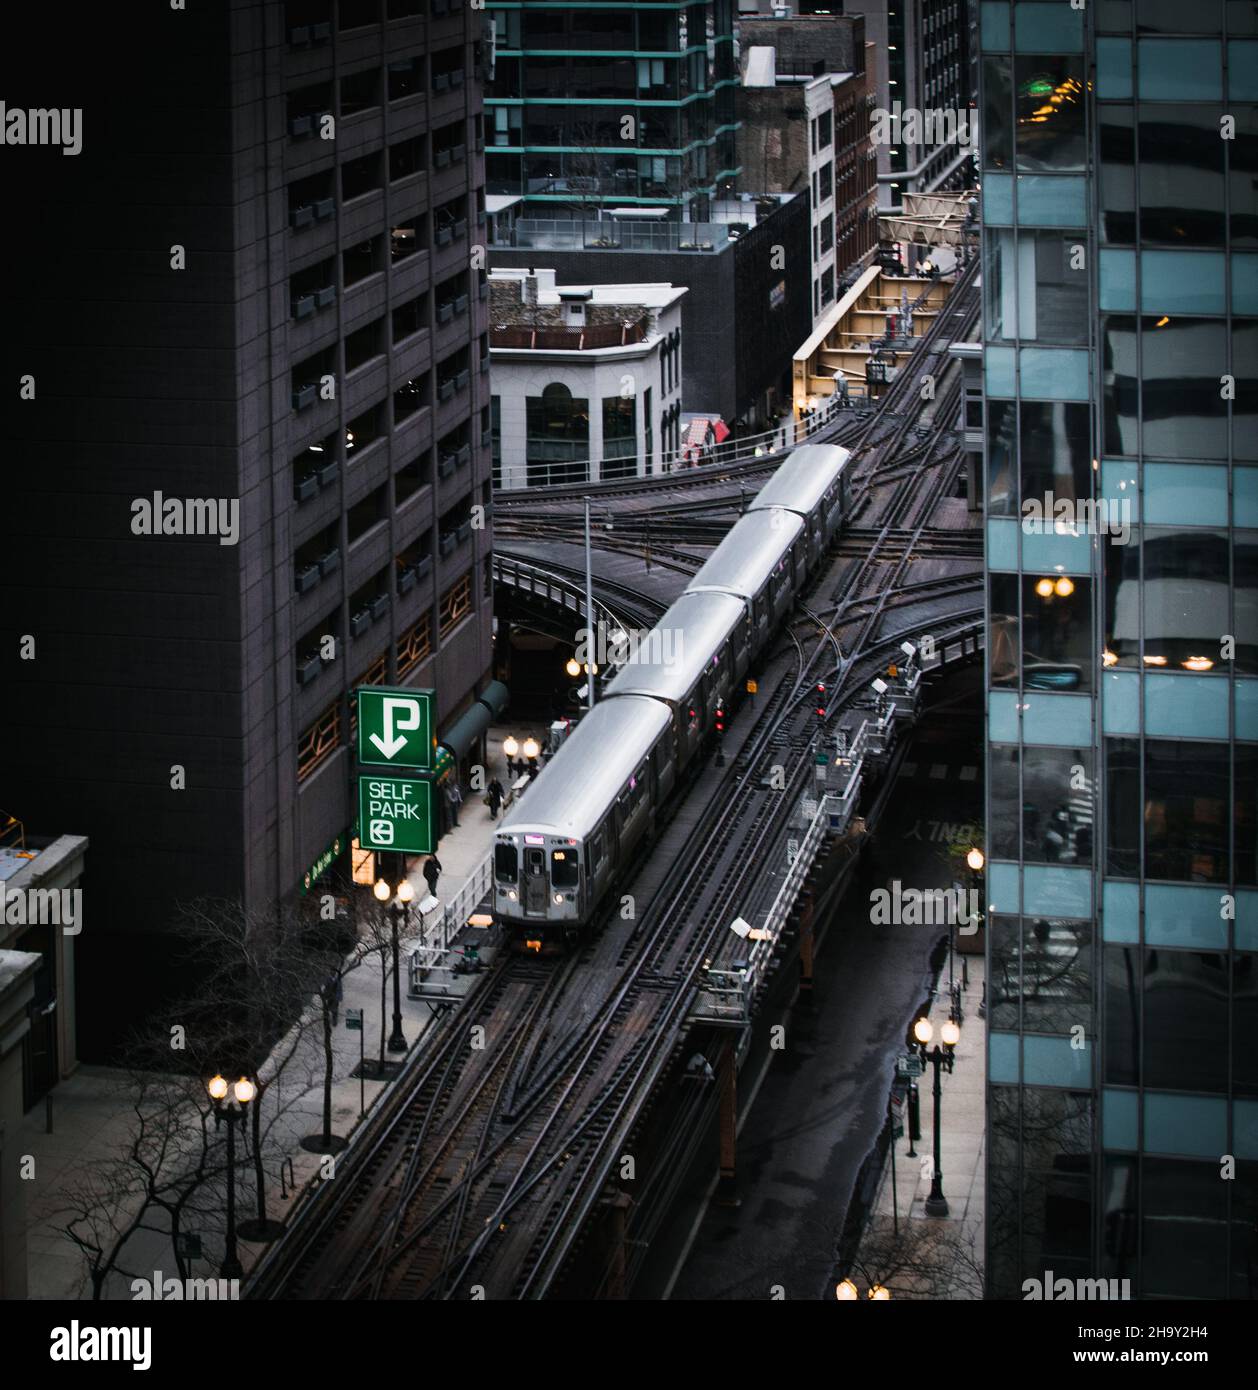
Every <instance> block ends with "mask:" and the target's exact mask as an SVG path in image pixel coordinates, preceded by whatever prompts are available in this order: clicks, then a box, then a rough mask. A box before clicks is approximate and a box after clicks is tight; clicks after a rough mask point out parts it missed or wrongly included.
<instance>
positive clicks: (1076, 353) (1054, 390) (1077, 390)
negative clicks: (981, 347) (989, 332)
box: [988, 348, 1088, 401]
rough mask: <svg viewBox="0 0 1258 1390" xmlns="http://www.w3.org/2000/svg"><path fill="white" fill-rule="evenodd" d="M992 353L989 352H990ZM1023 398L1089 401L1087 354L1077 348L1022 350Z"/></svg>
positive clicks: (1020, 364) (1020, 363)
mask: <svg viewBox="0 0 1258 1390" xmlns="http://www.w3.org/2000/svg"><path fill="white" fill-rule="evenodd" d="M988 351H989V352H990V349H988ZM1021 354H1022V355H1021V359H1020V362H1019V366H1020V368H1021V373H1022V394H1023V395H1024V396H1027V397H1030V398H1032V399H1037V400H1046V401H1086V400H1087V399H1088V354H1087V351H1086V350H1084V349H1074V348H1022V349H1021Z"/></svg>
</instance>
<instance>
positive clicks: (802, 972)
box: [799, 893, 812, 995]
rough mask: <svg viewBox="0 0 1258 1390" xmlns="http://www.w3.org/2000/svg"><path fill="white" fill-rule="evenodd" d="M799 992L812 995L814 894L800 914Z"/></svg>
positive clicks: (808, 897)
mask: <svg viewBox="0 0 1258 1390" xmlns="http://www.w3.org/2000/svg"><path fill="white" fill-rule="evenodd" d="M799 992H800V993H801V994H809V995H810V994H812V894H811V893H809V894H808V896H807V897H806V898H805V899H804V902H803V906H802V907H801V909H800V914H799Z"/></svg>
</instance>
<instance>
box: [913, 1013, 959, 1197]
mask: <svg viewBox="0 0 1258 1390" xmlns="http://www.w3.org/2000/svg"><path fill="white" fill-rule="evenodd" d="M934 1035H935V1030H934V1028H932V1027H931V1023H930V1019H928V1018H919V1019H918V1020H917V1022H916V1023H915V1024H914V1025H913V1036H914V1038H916V1039H917V1045H918V1050H919V1051H920V1052H921V1055H922V1060H923V1061H924V1062H929V1063H931V1065H932V1066H933V1067H934V1068H935V1087H934V1090H935V1133H934V1142H935V1161H934V1164H933V1171H932V1173H931V1179H930V1196H929V1197H927V1198H926V1215H927V1216H947V1215H948V1202H947V1199H946V1198H945V1197H944V1194H943V1171H942V1169H941V1167H940V1160H939V1115H940V1109H941V1107H942V1101H943V1087H942V1085H941V1084H940V1073H941V1072H942V1071H943V1070H945V1069H946V1070H947V1071H948V1073H949V1074H951V1072H952V1064H953V1062H954V1060H955V1058H954V1056H953V1051H952V1050H953V1048H954V1047H956V1045H957V1043H958V1042H959V1041H960V1039H961V1030H960V1028H958V1027H957V1025H956V1023H955V1022H953V1020H952V1019H949V1020H948V1022H947V1023H945V1024H944V1025H943V1027H942V1028H941V1029H940V1030H939V1036H940V1038H941V1040H942V1041H943V1047H940V1046H939V1044H938V1043H936V1044H935V1046H934V1047H932V1048H931V1049H930V1051H929V1052H927V1050H926V1044H927V1043H928V1042H930V1040H931V1038H933V1037H934Z"/></svg>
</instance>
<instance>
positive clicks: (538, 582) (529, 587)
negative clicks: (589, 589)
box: [492, 555, 633, 630]
mask: <svg viewBox="0 0 1258 1390" xmlns="http://www.w3.org/2000/svg"><path fill="white" fill-rule="evenodd" d="M492 573H493V581H494V583H495V584H510V585H511V586H512V587H513V588H517V589H520V590H522V591H523V592H524V593H527V594H532V595H533V596H534V597H536V598H543V599H547V600H548V601H549V602H551V603H556V604H559V605H560V606H561V607H563V608H567V609H570V610H571V611H572V612H573V613H575V614H576V615H577V617H578V618H580V619H582V621H583V624H584V625H585V626H587V627H588V626H589V625H590V623H589V615H588V614H587V612H586V607H585V589H584V587H583V586H582V585H580V584H578V583H577V582H576V581H575V580H570V579H566V578H565V577H564V576H563V575H560V574H556V573H555V572H554V571H553V570H548V569H545V568H544V567H543V566H541V565H533V564H530V563H529V562H528V561H527V560H517V559H514V558H512V559H508V558H507V557H506V556H505V555H495V556H494V557H493V561H492ZM600 623H602V624H604V625H605V626H606V627H607V628H608V629H609V630H615V629H618V628H627V627H632V626H633V624H632V623H628V622H626V621H625V620H624V619H623V618H621V617H620V615H619V614H617V613H615V612H613V611H612V609H610V608H609V607H608V606H607V605H606V604H605V603H603V602H602V601H601V600H600V599H597V598H596V599H595V600H594V626H595V627H597V626H598V624H600Z"/></svg>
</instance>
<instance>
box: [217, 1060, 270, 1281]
mask: <svg viewBox="0 0 1258 1390" xmlns="http://www.w3.org/2000/svg"><path fill="white" fill-rule="evenodd" d="M205 1089H206V1090H207V1091H208V1092H209V1093H210V1099H211V1100H212V1101H213V1102H214V1127H215V1129H217V1128H218V1127H219V1125H221V1124H222V1123H223V1122H224V1121H226V1123H227V1241H226V1244H225V1245H224V1247H223V1264H222V1267H221V1268H220V1270H219V1274H220V1275H221V1276H222V1277H223V1278H224V1279H239V1278H240V1277H241V1275H242V1274H243V1273H244V1270H243V1269H242V1268H241V1266H240V1257H239V1256H238V1255H237V1253H236V1126H237V1125H238V1124H240V1123H241V1121H242V1120H243V1119H244V1118H245V1110H246V1108H247V1107H248V1104H249V1102H250V1101H251V1100H252V1099H253V1098H254V1096H256V1095H257V1093H258V1088H257V1087H256V1086H255V1085H254V1084H253V1082H252V1081H250V1080H249V1078H248V1077H246V1076H242V1077H241V1078H240V1080H239V1081H237V1082H236V1084H235V1085H234V1086H229V1085H228V1083H227V1081H226V1079H225V1078H224V1077H222V1076H220V1075H215V1076H212V1077H211V1078H210V1080H209V1081H207V1082H206V1086H205ZM229 1091H230V1092H231V1095H232V1099H231V1100H228V1092H229ZM233 1102H234V1103H233Z"/></svg>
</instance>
